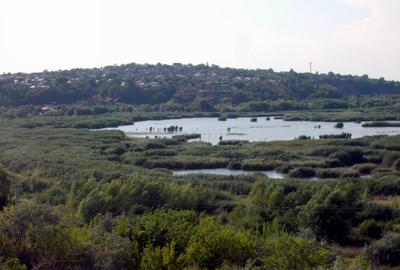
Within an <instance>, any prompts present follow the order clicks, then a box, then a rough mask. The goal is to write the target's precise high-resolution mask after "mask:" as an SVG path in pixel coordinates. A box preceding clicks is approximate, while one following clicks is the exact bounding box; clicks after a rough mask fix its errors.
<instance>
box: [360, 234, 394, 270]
mask: <svg viewBox="0 0 400 270" xmlns="http://www.w3.org/2000/svg"><path fill="white" fill-rule="evenodd" d="M399 250H400V234H399V233H387V234H385V235H384V236H383V238H382V239H379V240H377V241H375V242H373V243H372V244H371V245H370V246H369V247H367V248H366V250H365V256H366V258H367V260H368V262H370V263H371V264H373V265H378V266H382V265H387V266H391V267H395V266H399V265H400V256H399Z"/></svg>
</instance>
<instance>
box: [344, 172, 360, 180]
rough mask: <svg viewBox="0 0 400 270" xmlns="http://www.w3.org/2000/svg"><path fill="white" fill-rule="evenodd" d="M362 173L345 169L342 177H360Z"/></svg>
mask: <svg viewBox="0 0 400 270" xmlns="http://www.w3.org/2000/svg"><path fill="white" fill-rule="evenodd" d="M360 176H361V175H360V173H359V172H357V171H345V172H343V173H342V174H341V175H340V178H343V179H344V178H360Z"/></svg>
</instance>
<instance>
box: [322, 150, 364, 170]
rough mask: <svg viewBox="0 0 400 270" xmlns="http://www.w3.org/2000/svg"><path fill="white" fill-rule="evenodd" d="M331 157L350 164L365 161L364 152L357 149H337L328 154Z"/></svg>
mask: <svg viewBox="0 0 400 270" xmlns="http://www.w3.org/2000/svg"><path fill="white" fill-rule="evenodd" d="M329 158H331V159H337V160H339V161H340V162H341V163H342V164H343V165H346V166H351V165H354V164H357V163H363V162H364V161H365V159H364V154H363V152H362V151H361V150H359V149H350V150H339V151H337V152H335V153H332V154H330V155H329Z"/></svg>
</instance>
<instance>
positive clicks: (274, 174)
mask: <svg viewBox="0 0 400 270" xmlns="http://www.w3.org/2000/svg"><path fill="white" fill-rule="evenodd" d="M255 173H263V174H265V175H266V176H268V177H269V178H273V179H284V178H286V177H287V175H286V174H283V173H279V172H277V171H262V172H249V171H242V170H229V169H223V168H220V169H199V170H181V171H174V172H173V175H174V176H182V175H190V174H211V175H225V176H230V175H233V176H240V175H252V174H255Z"/></svg>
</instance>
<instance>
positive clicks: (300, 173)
mask: <svg viewBox="0 0 400 270" xmlns="http://www.w3.org/2000/svg"><path fill="white" fill-rule="evenodd" d="M314 176H315V170H314V169H312V168H307V167H299V168H295V169H293V170H291V171H290V172H289V177H293V178H309V177H314Z"/></svg>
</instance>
